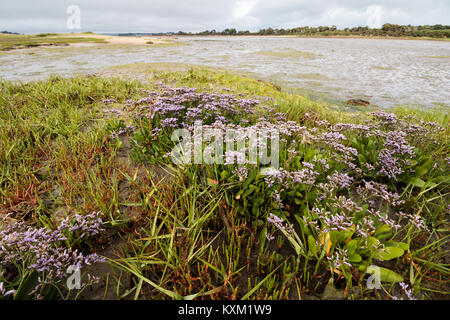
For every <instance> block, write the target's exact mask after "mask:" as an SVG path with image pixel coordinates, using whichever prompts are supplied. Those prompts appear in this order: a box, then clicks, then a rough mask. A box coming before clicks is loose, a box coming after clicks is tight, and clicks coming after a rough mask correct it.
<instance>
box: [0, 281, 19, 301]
mask: <svg viewBox="0 0 450 320" xmlns="http://www.w3.org/2000/svg"><path fill="white" fill-rule="evenodd" d="M15 294H16V290H8V291H6V289H5V288H4V284H3V282H0V298H1V297H7V296H13V295H15Z"/></svg>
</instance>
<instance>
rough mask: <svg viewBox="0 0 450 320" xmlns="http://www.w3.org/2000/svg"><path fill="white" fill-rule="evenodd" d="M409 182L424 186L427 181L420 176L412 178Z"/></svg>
mask: <svg viewBox="0 0 450 320" xmlns="http://www.w3.org/2000/svg"><path fill="white" fill-rule="evenodd" d="M408 183H409V184H411V185H413V186H414V187H418V188H423V187H424V186H425V181H423V180H422V179H420V178H418V177H412V178H411V179H409V181H408Z"/></svg>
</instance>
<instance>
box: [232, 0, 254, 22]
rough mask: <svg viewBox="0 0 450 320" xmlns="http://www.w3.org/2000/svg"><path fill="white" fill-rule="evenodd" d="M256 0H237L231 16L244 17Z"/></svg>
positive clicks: (235, 17)
mask: <svg viewBox="0 0 450 320" xmlns="http://www.w3.org/2000/svg"><path fill="white" fill-rule="evenodd" d="M257 2H258V0H238V1H236V3H235V4H234V7H233V18H234V19H242V18H245V17H246V16H247V15H248V14H249V13H250V11H251V10H252V9H253V7H254V6H255V5H256V3H257Z"/></svg>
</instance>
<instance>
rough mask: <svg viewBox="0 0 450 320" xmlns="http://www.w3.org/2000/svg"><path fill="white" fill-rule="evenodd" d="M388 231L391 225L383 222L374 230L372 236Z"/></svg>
mask: <svg viewBox="0 0 450 320" xmlns="http://www.w3.org/2000/svg"><path fill="white" fill-rule="evenodd" d="M389 231H391V227H390V226H389V225H387V224H383V225H381V226H379V227H378V228H377V229H376V230H375V234H374V235H373V236H374V237H375V238H377V237H378V236H379V235H380V234H383V233H388V232H389Z"/></svg>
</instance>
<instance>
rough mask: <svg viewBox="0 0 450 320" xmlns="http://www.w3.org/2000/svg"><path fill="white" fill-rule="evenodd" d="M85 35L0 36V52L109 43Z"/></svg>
mask: <svg viewBox="0 0 450 320" xmlns="http://www.w3.org/2000/svg"><path fill="white" fill-rule="evenodd" d="M83 35H84V34H82V33H80V34H77V35H76V36H73V35H64V34H58V33H41V34H32V35H16V34H0V50H2V51H9V50H14V49H24V48H34V47H41V46H65V45H69V44H74V43H107V42H106V41H105V40H103V39H98V38H93V37H86V36H83Z"/></svg>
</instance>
